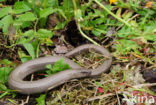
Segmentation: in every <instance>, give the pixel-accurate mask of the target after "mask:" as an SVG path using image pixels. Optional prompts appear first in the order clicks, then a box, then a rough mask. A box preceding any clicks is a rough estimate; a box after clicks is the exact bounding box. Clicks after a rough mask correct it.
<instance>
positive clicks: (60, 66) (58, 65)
mask: <svg viewBox="0 0 156 105" xmlns="http://www.w3.org/2000/svg"><path fill="white" fill-rule="evenodd" d="M67 69H70V66H69V65H68V64H66V63H65V62H64V59H63V58H61V59H60V60H58V61H57V62H56V63H55V64H54V66H53V67H52V68H51V70H52V73H56V72H59V71H63V70H67Z"/></svg>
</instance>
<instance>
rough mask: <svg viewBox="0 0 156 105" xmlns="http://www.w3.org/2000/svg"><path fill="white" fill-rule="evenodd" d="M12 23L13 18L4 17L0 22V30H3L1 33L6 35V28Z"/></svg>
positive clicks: (9, 16)
mask: <svg viewBox="0 0 156 105" xmlns="http://www.w3.org/2000/svg"><path fill="white" fill-rule="evenodd" d="M11 23H13V18H12V16H11V15H7V16H5V17H4V18H3V19H2V20H1V21H0V24H1V26H3V27H2V30H3V33H5V34H7V32H8V27H9V26H10V24H11Z"/></svg>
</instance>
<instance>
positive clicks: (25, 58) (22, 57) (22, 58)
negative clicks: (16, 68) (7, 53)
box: [18, 50, 32, 63]
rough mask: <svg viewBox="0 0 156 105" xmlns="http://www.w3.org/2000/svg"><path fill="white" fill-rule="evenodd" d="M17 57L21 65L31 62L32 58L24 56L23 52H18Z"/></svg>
mask: <svg viewBox="0 0 156 105" xmlns="http://www.w3.org/2000/svg"><path fill="white" fill-rule="evenodd" d="M18 55H19V57H20V59H21V61H22V62H23V63H24V62H27V61H29V60H32V57H31V56H28V55H26V54H25V53H24V51H21V50H18Z"/></svg>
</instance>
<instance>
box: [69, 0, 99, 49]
mask: <svg viewBox="0 0 156 105" xmlns="http://www.w3.org/2000/svg"><path fill="white" fill-rule="evenodd" d="M72 1H73V6H74V14H76V11H77V7H76V2H75V0H72ZM75 20H76V23H77V27H78V30H79V31H80V33H81V35H82V36H83V37H85V38H86V39H87V40H89V41H90V42H92V43H93V44H95V45H99V46H100V44H98V43H97V42H95V41H94V40H93V39H91V38H90V37H88V36H87V35H86V34H85V33H83V31H82V30H81V27H80V23H79V21H78V19H75Z"/></svg>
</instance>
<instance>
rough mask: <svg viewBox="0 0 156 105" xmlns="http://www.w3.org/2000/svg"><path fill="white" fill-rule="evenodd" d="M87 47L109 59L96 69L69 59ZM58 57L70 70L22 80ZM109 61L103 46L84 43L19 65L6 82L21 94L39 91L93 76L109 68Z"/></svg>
mask: <svg viewBox="0 0 156 105" xmlns="http://www.w3.org/2000/svg"><path fill="white" fill-rule="evenodd" d="M89 49H94V50H95V51H96V52H97V53H100V54H103V55H104V56H106V57H109V59H107V60H105V61H104V62H103V64H101V65H100V66H99V67H97V68H96V69H85V68H82V67H81V66H79V65H77V64H76V63H75V62H73V61H72V60H70V59H69V58H70V57H73V56H75V55H77V54H79V53H81V52H84V51H88V50H89ZM60 58H63V59H64V61H65V63H67V64H69V66H70V67H71V69H70V70H65V71H61V72H58V73H56V74H53V75H51V76H48V77H46V78H43V79H39V80H35V81H24V80H23V79H24V78H25V77H26V76H28V75H29V74H32V73H34V72H37V71H39V70H45V69H46V68H45V66H46V65H47V64H52V65H53V64H54V63H55V62H56V61H58V60H59V59H60ZM111 62H112V57H111V55H110V53H109V52H108V51H107V50H106V49H105V48H103V47H101V46H96V45H93V44H86V45H82V46H79V47H77V48H75V49H74V50H72V51H70V52H68V53H67V54H65V56H47V57H41V58H37V59H34V60H30V61H28V62H26V63H23V64H21V65H19V66H18V67H17V68H15V69H14V70H13V71H12V72H11V74H10V76H9V80H8V83H9V86H10V88H11V89H14V90H17V92H19V93H22V94H35V93H41V92H44V91H47V90H50V89H53V88H55V87H57V86H59V85H61V84H63V83H65V82H67V81H69V80H71V79H74V78H83V77H94V76H97V75H100V74H101V73H102V72H106V71H107V70H108V69H109V67H110V66H111Z"/></svg>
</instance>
